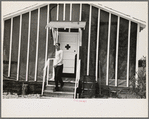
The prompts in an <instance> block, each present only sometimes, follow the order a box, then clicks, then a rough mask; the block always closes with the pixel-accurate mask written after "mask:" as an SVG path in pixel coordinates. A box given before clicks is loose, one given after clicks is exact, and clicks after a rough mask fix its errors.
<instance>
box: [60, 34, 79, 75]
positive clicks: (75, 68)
mask: <svg viewBox="0 0 149 119" xmlns="http://www.w3.org/2000/svg"><path fill="white" fill-rule="evenodd" d="M80 33H81V32H58V42H59V34H66V35H67V34H77V35H78V38H77V53H76V54H77V59H76V64H75V67H74V74H73V73H63V77H65V76H67V77H76V72H77V71H76V70H77V64H78V61H79V54H80V45H81V40H82V39H80Z"/></svg>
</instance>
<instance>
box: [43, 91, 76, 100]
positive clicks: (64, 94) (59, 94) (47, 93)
mask: <svg viewBox="0 0 149 119" xmlns="http://www.w3.org/2000/svg"><path fill="white" fill-rule="evenodd" d="M43 96H47V97H48V96H49V97H58V98H73V97H74V93H73V92H63V91H55V92H53V90H44V93H43Z"/></svg>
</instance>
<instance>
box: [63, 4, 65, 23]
mask: <svg viewBox="0 0 149 119" xmlns="http://www.w3.org/2000/svg"><path fill="white" fill-rule="evenodd" d="M65 12H66V4H65V3H64V9H63V21H65Z"/></svg>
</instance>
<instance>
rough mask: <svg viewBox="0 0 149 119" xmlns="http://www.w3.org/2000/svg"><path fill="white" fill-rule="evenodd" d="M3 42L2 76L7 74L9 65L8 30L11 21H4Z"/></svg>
mask: <svg viewBox="0 0 149 119" xmlns="http://www.w3.org/2000/svg"><path fill="white" fill-rule="evenodd" d="M4 22H5V23H4V41H3V55H4V57H3V75H4V76H7V74H8V64H9V44H10V29H11V19H9V20H6V21H4Z"/></svg>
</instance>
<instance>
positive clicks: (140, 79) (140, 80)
mask: <svg viewBox="0 0 149 119" xmlns="http://www.w3.org/2000/svg"><path fill="white" fill-rule="evenodd" d="M136 75H137V79H136V77H135V76H134V77H132V78H130V87H131V88H130V90H131V91H132V92H133V93H135V94H136V95H137V96H139V97H140V98H146V58H145V57H144V59H143V60H142V69H140V70H139V71H138V72H136ZM136 81H137V83H136Z"/></svg>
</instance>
